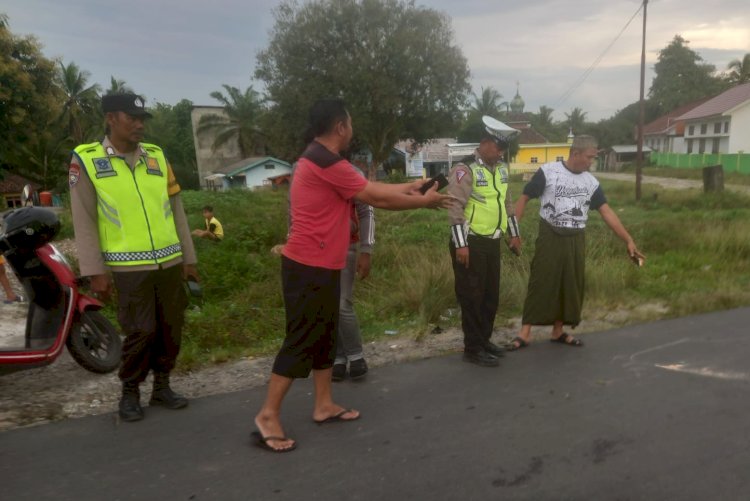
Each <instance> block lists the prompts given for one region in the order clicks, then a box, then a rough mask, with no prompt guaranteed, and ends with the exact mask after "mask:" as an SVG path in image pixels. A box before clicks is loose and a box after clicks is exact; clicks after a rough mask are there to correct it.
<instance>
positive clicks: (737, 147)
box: [728, 102, 750, 153]
mask: <svg viewBox="0 0 750 501" xmlns="http://www.w3.org/2000/svg"><path fill="white" fill-rule="evenodd" d="M728 149H729V153H739V152H743V153H750V102H749V103H746V104H745V106H743V107H741V108H739V109H737V110H736V111H735V112H734V113H732V121H731V122H730V124H729V144H728Z"/></svg>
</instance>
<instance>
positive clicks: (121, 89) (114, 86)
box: [106, 76, 133, 96]
mask: <svg viewBox="0 0 750 501" xmlns="http://www.w3.org/2000/svg"><path fill="white" fill-rule="evenodd" d="M109 78H110V84H109V89H107V92H106V94H107V95H108V96H109V95H110V94H132V93H133V89H131V88H130V87H129V86H128V84H126V83H125V80H118V79H116V78H115V77H114V76H110V77H109Z"/></svg>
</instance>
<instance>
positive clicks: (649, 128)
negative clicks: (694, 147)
mask: <svg viewBox="0 0 750 501" xmlns="http://www.w3.org/2000/svg"><path fill="white" fill-rule="evenodd" d="M709 99H711V98H710V97H704V98H703V99H699V100H698V101H693V102H692V103H688V104H683V105H682V106H680V107H679V108H675V109H674V110H672V111H670V112H669V113H667V114H666V115H662V116H660V117H659V118H657V119H656V120H654V121H653V122H649V123H648V124H646V125H644V126H643V135H644V136H647V135H649V134H664V133H666V132H667V130H668V129H669V128H670V127H671V126H672V125H674V124H675V123H677V122H679V121H681V120H678V117H680V116H681V115H684V114H685V113H687V112H688V111H690V110H692V109H693V108H695V107H697V106H700V105H701V104H703V103H705V102H706V101H708V100H709ZM678 128H679V125H678ZM677 133H678V134H682V131H677Z"/></svg>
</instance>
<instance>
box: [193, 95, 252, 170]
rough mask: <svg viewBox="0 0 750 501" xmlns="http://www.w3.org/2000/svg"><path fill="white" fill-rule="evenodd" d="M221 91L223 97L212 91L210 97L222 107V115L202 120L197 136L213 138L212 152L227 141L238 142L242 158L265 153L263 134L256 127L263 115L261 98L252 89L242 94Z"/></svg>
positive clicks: (205, 116) (202, 118) (206, 116)
mask: <svg viewBox="0 0 750 501" xmlns="http://www.w3.org/2000/svg"><path fill="white" fill-rule="evenodd" d="M222 87H224V90H225V91H226V95H224V94H223V93H222V92H220V91H214V92H212V93H211V97H213V98H214V99H216V100H217V101H219V102H220V103H222V104H223V105H224V115H217V114H215V113H212V114H210V115H204V116H203V117H201V120H200V122H199V123H198V131H197V132H198V134H213V135H214V142H213V145H212V148H213V149H214V151H215V150H217V149H218V148H220V147H221V146H223V145H224V144H226V143H227V142H229V141H230V140H235V141H237V145H238V146H239V148H240V153H241V154H242V157H243V158H246V157H249V156H252V155H253V154H256V153H258V152H261V151H264V149H265V148H264V143H265V141H264V134H263V133H262V132H261V130H260V128H259V127H258V124H259V123H260V119H261V116H262V114H263V103H262V101H261V99H260V94H259V93H258V92H256V91H255V90H253V88H252V87H248V88H247V90H245V92H244V93H243V92H241V91H240V90H239V89H238V88H237V87H232V86H229V85H226V84H223V85H222Z"/></svg>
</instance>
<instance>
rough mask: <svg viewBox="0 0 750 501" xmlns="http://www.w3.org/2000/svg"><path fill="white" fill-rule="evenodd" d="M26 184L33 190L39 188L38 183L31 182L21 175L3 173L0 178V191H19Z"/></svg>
mask: <svg viewBox="0 0 750 501" xmlns="http://www.w3.org/2000/svg"><path fill="white" fill-rule="evenodd" d="M27 184H30V185H31V188H32V189H34V190H38V189H39V185H38V184H36V183H32V182H31V181H29V180H28V179H26V178H25V177H21V176H19V175H18V174H9V173H7V172H6V173H5V175H4V177H3V178H1V179H0V193H21V192H22V191H23V187H24V186H26V185H27Z"/></svg>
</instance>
